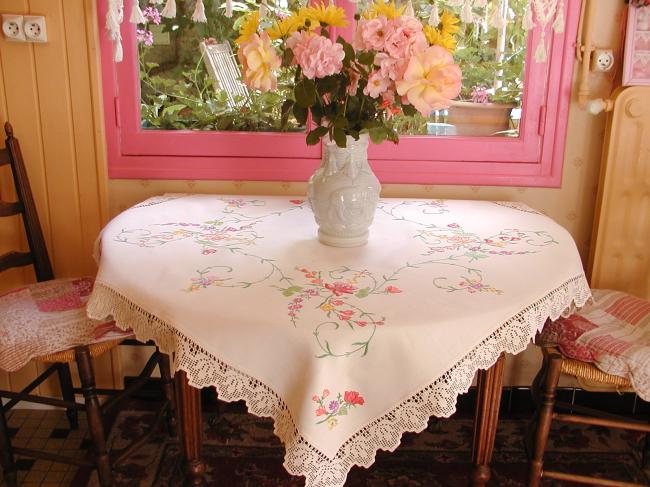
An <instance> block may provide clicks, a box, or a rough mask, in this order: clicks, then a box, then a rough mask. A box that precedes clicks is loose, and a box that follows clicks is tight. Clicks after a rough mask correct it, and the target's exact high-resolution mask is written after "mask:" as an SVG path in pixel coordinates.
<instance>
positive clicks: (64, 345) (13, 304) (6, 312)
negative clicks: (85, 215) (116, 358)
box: [0, 277, 134, 372]
mask: <svg viewBox="0 0 650 487" xmlns="http://www.w3.org/2000/svg"><path fill="white" fill-rule="evenodd" d="M93 284H94V279H92V278H89V277H84V278H75V279H54V280H51V281H45V282H39V283H36V284H32V285H29V286H25V287H22V288H19V289H14V290H12V291H10V292H9V293H7V294H4V295H2V296H0V369H2V370H5V371H8V372H12V371H14V370H18V369H20V368H21V367H23V366H24V365H26V364H27V363H28V362H29V361H30V360H32V359H37V360H40V361H45V362H59V361H60V362H70V361H72V360H74V347H77V346H80V345H88V346H89V347H90V350H91V354H93V355H94V356H97V355H100V354H101V353H104V352H106V351H107V350H110V348H112V347H114V346H116V345H118V344H119V343H120V342H121V341H123V340H126V339H127V338H133V336H134V335H133V333H132V332H130V331H127V332H125V331H122V330H120V329H118V328H117V327H116V326H115V323H114V322H113V321H111V320H101V321H98V320H92V319H90V318H88V317H87V316H86V302H87V301H88V297H89V296H90V293H91V291H92V288H93Z"/></svg>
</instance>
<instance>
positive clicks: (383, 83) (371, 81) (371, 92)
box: [363, 71, 390, 98]
mask: <svg viewBox="0 0 650 487" xmlns="http://www.w3.org/2000/svg"><path fill="white" fill-rule="evenodd" d="M389 86H390V80H389V79H388V77H386V76H384V75H383V74H382V72H381V71H374V72H373V73H371V74H370V76H368V84H367V85H366V87H365V88H364V89H363V92H364V94H366V95H368V96H370V97H372V98H378V97H379V95H381V94H383V93H384V92H385V91H387V90H388V87H389Z"/></svg>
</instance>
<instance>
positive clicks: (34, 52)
mask: <svg viewBox="0 0 650 487" xmlns="http://www.w3.org/2000/svg"><path fill="white" fill-rule="evenodd" d="M93 2H94V0H83V1H74V2H73V1H67V0H2V2H1V3H0V13H16V14H33V15H44V16H45V18H46V22H47V33H48V42H47V43H45V44H30V43H11V42H7V41H5V40H4V38H3V37H2V36H0V122H1V123H3V124H4V122H5V121H6V120H9V121H10V122H11V123H12V125H13V126H14V131H15V133H16V135H17V137H18V138H19V139H20V141H21V145H22V149H23V153H24V156H25V162H26V166H27V171H28V174H29V177H30V181H31V184H32V189H33V192H34V196H35V199H36V205H37V209H38V212H39V216H40V219H41V223H42V226H43V231H44V233H45V238H46V241H47V244H48V250H49V252H50V257H51V259H52V262H53V265H54V269H55V273H56V275H57V276H58V277H65V276H81V275H94V274H95V271H96V268H95V264H94V262H93V260H92V247H93V242H94V240H95V238H96V237H97V234H98V232H99V230H100V229H101V227H102V224H103V223H104V219H103V215H104V214H105V213H106V211H105V203H104V194H105V192H104V191H103V190H102V189H101V188H102V186H103V185H104V182H103V178H104V177H105V176H104V174H105V170H104V168H103V164H104V152H103V146H102V145H101V144H98V140H100V139H101V137H102V135H100V134H102V129H101V126H98V125H97V124H98V123H99V121H100V120H101V110H100V103H99V90H98V88H97V86H96V85H97V84H98V76H97V73H96V72H95V71H94V70H96V69H97V65H96V55H97V46H96V40H97V39H96V34H97V33H96V28H95V25H96V24H95V23H94V19H95V18H96V17H94V15H95V11H94V8H95V7H94V4H93ZM89 16H93V17H92V22H91V21H90V20H89ZM89 28H90V29H91V31H90V32H89V31H88V29H89ZM3 169H6V168H3ZM12 185H13V182H12V180H11V178H10V173H9V172H7V171H4V170H3V171H2V172H0V196H1V197H3V198H6V199H12V198H13V196H14V192H13V188H12ZM24 246H25V238H24V234H23V231H22V224H21V222H20V221H19V219H13V220H7V219H5V220H4V221H2V222H0V251H2V250H3V249H4V250H8V249H10V248H16V247H23V248H24ZM33 280H34V276H33V272H32V271H31V269H27V270H19V271H11V272H9V273H3V274H2V275H0V292H1V291H2V290H7V289H9V288H11V287H15V286H16V285H19V284H22V283H27V282H33ZM113 362H114V360H113V357H112V356H111V355H110V354H107V355H106V356H104V357H102V358H101V359H100V360H99V361H98V362H97V363H96V375H97V382H98V384H99V385H100V386H104V387H106V386H112V385H114V376H113V369H114V368H115V366H116V365H117V364H114V363H113ZM42 369H43V367H42V366H41V365H36V364H29V365H27V366H26V367H24V368H23V369H22V370H20V371H18V372H15V373H12V374H1V373H0V387H6V386H9V387H11V388H12V389H14V390H16V389H19V388H20V387H21V386H23V385H25V384H26V383H27V382H29V381H31V380H32V379H33V378H34V377H35V374H36V372H37V371H38V370H42ZM56 388H57V384H56V380H53V381H51V382H47V383H45V384H43V385H42V386H41V387H40V392H41V393H46V394H48V393H54V392H55V390H56Z"/></svg>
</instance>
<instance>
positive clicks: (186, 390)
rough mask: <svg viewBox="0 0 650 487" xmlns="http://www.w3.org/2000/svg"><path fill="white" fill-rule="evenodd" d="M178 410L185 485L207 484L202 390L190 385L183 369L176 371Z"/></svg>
mask: <svg viewBox="0 0 650 487" xmlns="http://www.w3.org/2000/svg"><path fill="white" fill-rule="evenodd" d="M176 411H177V414H178V420H177V424H178V425H180V441H181V446H182V448H183V457H184V464H183V470H184V473H185V485H186V486H188V487H190V486H191V487H198V486H201V485H204V484H205V479H204V478H203V474H204V473H205V463H203V460H202V458H201V444H202V439H203V438H202V436H203V435H202V430H203V424H202V418H201V391H200V390H199V389H196V388H194V387H192V386H190V385H189V383H188V382H187V374H186V373H185V372H183V371H181V370H179V371H178V372H176Z"/></svg>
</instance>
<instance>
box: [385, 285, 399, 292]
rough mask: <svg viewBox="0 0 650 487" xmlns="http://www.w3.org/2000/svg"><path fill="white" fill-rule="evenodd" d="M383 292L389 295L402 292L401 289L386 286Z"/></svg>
mask: <svg viewBox="0 0 650 487" xmlns="http://www.w3.org/2000/svg"><path fill="white" fill-rule="evenodd" d="M384 291H386V292H387V293H390V294H398V293H401V292H402V290H401V289H399V288H397V287H395V286H386V289H384Z"/></svg>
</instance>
